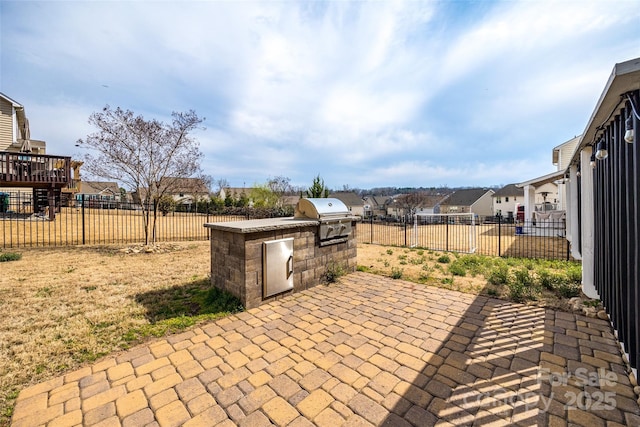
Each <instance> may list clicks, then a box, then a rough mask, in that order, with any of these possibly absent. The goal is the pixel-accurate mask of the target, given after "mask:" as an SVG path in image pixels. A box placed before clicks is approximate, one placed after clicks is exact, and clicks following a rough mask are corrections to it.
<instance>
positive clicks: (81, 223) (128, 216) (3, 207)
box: [0, 192, 292, 248]
mask: <svg viewBox="0 0 640 427" xmlns="http://www.w3.org/2000/svg"><path fill="white" fill-rule="evenodd" d="M58 202H59V203H58ZM58 202H57V203H56V207H55V210H56V215H55V219H53V220H51V219H50V216H49V215H48V214H47V212H46V210H38V211H37V212H35V211H36V209H34V208H33V206H34V203H33V198H32V197H31V195H30V194H28V193H14V194H12V193H2V192H0V227H1V229H0V247H4V248H12V247H33V246H69V245H83V244H86V245H93V244H133V243H144V242H145V212H144V210H143V209H142V206H140V205H139V204H135V203H124V202H119V201H116V200H108V199H90V198H86V199H85V198H83V197H80V198H78V199H71V200H64V198H62V199H61V200H59V201H58ZM46 208H47V209H49V208H50V207H49V206H47V207H46ZM148 208H149V209H151V213H150V217H149V221H153V212H152V211H153V206H149V207H148ZM291 214H292V212H289V211H288V210H286V209H252V208H225V207H219V206H216V205H214V204H212V203H207V202H199V203H197V204H193V205H180V206H178V207H177V208H176V209H174V210H172V211H169V212H162V211H161V210H158V211H157V217H156V227H155V232H154V233H155V234H154V238H153V239H150V240H155V241H156V242H166V241H190V240H207V239H208V238H209V234H208V230H207V229H206V228H205V227H204V224H205V223H210V222H228V221H240V220H248V219H257V218H272V217H281V216H289V215H291ZM149 230H150V231H151V230H152V229H151V227H150V228H149Z"/></svg>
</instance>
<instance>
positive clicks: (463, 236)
mask: <svg viewBox="0 0 640 427" xmlns="http://www.w3.org/2000/svg"><path fill="white" fill-rule="evenodd" d="M33 207H34V203H33V200H32V197H31V195H30V194H29V193H24V192H23V193H14V194H8V193H0V225H1V226H2V229H1V230H0V247H5V248H11V247H27V246H68V245H84V244H87V245H93V244H132V243H144V242H145V218H144V210H143V209H142V207H141V206H140V205H139V204H134V203H123V202H119V201H116V200H110V199H98V198H84V197H82V196H80V197H79V198H78V199H71V200H65V199H64V197H63V198H61V200H60V201H59V205H58V206H57V207H56V208H55V209H56V215H55V217H54V218H55V219H53V220H50V216H49V215H48V214H47V212H45V211H40V212H34V209H33ZM148 208H149V209H150V210H151V211H153V206H149V207H148ZM292 213H293V212H292V211H291V209H255V208H225V207H220V206H216V205H214V204H212V203H209V202H206V201H205V202H199V203H197V204H193V205H180V206H178V207H177V208H176V209H174V210H172V211H170V212H162V211H161V210H158V211H157V219H156V227H155V231H154V230H152V229H151V227H150V228H149V230H150V231H152V232H153V233H155V234H154V236H152V237H153V238H151V239H150V240H155V241H156V242H163V241H164V242H166V241H186V240H207V239H208V237H209V233H208V230H207V229H206V228H205V227H204V226H203V225H204V224H205V223H210V222H227V221H239V220H247V219H257V218H273V217H284V216H291V215H292ZM151 216H152V214H151ZM149 220H150V221H152V220H153V218H152V217H151V218H150V219H149ZM356 230H357V234H358V235H357V238H358V243H373V244H381V245H393V246H406V247H410V246H415V247H422V248H426V249H432V250H439V251H449V252H469V253H478V254H483V255H491V256H511V257H523V258H547V259H569V244H568V242H567V240H566V239H565V238H564V233H565V224H564V221H551V220H546V221H538V222H537V223H535V222H524V223H507V222H503V220H502V219H501V218H496V217H492V218H484V219H482V220H481V221H480V220H478V221H476V220H475V219H473V220H472V219H471V217H470V216H466V217H460V216H458V217H455V216H454V217H447V216H446V215H443V216H439V217H430V218H428V220H424V219H423V220H421V221H419V223H415V222H414V223H394V222H383V221H374V220H372V219H368V220H364V221H361V222H359V223H358V225H357V227H356Z"/></svg>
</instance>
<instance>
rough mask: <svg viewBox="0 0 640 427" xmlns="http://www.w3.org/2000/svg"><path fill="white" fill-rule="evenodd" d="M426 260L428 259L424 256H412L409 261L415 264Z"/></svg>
mask: <svg viewBox="0 0 640 427" xmlns="http://www.w3.org/2000/svg"><path fill="white" fill-rule="evenodd" d="M425 261H426V258H425V257H424V256H420V257H418V258H411V259H410V260H409V262H410V263H411V264H413V265H419V264H424V262H425Z"/></svg>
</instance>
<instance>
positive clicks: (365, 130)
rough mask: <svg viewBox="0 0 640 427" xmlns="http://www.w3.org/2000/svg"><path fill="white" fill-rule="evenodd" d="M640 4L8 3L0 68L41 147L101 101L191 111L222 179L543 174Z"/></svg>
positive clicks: (632, 28)
mask: <svg viewBox="0 0 640 427" xmlns="http://www.w3.org/2000/svg"><path fill="white" fill-rule="evenodd" d="M459 15H461V16H459ZM639 18H640V10H639V9H638V8H637V6H636V5H635V3H634V2H630V1H629V2H626V1H615V2H605V1H584V2H574V1H562V2H553V1H542V0H540V1H535V2H531V1H509V2H492V3H479V4H477V3H464V2H455V3H450V2H414V1H407V2H402V1H398V2H371V3H362V2H340V1H335V2H334V1H331V2H241V3H237V2H199V1H191V2H172V1H164V2H152V3H150V2H143V1H139V2H136V1H133V2H84V3H83V2H72V3H67V2H26V3H24V2H22V3H12V2H5V3H4V4H3V16H2V34H1V35H2V39H3V49H2V51H1V52H0V55H1V58H2V63H1V66H2V70H1V71H2V76H3V78H2V81H1V82H0V83H1V84H2V89H1V90H2V91H3V92H4V93H6V94H7V95H9V96H12V97H13V98H15V99H17V100H18V101H20V102H22V103H24V104H25V106H26V108H27V114H29V117H30V119H31V123H32V128H33V129H34V137H35V136H36V135H35V134H37V137H39V138H41V139H45V140H47V141H48V142H49V143H50V149H49V151H50V152H53V151H54V150H67V144H73V143H74V142H75V140H76V139H78V138H79V137H83V136H85V135H86V134H87V133H88V132H90V131H91V129H89V128H88V125H87V124H86V121H87V118H88V116H89V114H91V112H93V111H95V110H97V109H99V108H101V107H102V106H104V105H105V104H110V105H112V106H121V107H123V108H128V109H132V110H134V111H135V112H136V113H140V114H143V115H144V116H145V117H147V118H150V117H157V118H159V119H161V120H168V119H169V117H170V116H169V115H170V112H171V111H174V110H186V109H190V108H193V109H195V110H196V111H197V112H198V113H199V114H200V115H202V116H206V117H207V121H206V122H205V125H206V126H207V128H208V129H207V131H205V132H202V133H199V134H198V138H199V139H200V141H201V145H202V149H203V151H204V152H205V155H206V161H205V164H204V167H205V169H209V170H210V173H211V174H212V175H214V176H216V177H219V178H229V179H233V180H234V182H232V183H233V184H234V185H239V184H241V183H242V182H250V181H252V180H253V179H254V178H255V179H266V178H267V177H268V176H275V175H285V176H290V177H291V178H292V181H294V182H301V183H305V182H306V181H307V180H309V181H310V179H311V178H312V177H313V175H315V174H316V173H319V172H320V173H322V174H323V177H324V178H325V180H326V181H327V182H328V183H329V182H334V181H337V182H336V184H337V185H342V184H350V185H352V186H356V185H360V186H364V185H367V184H368V185H370V186H384V185H386V184H389V185H391V184H395V185H412V184H415V185H428V184H429V183H430V182H435V183H441V182H442V181H443V180H444V179H446V180H447V182H446V183H448V184H449V185H473V184H475V183H485V184H494V183H499V182H508V181H516V180H518V179H520V178H516V177H515V176H514V174H516V173H522V175H525V176H523V178H522V179H528V178H530V177H531V175H533V176H536V175H540V174H541V173H536V172H534V171H536V170H541V169H544V170H543V171H541V172H542V173H544V172H548V171H549V170H548V168H549V167H551V164H550V154H549V153H550V149H551V147H553V146H555V145H558V144H559V143H561V142H563V140H564V139H565V138H568V137H570V136H573V135H575V134H576V133H580V132H581V131H582V129H583V128H584V125H585V124H586V120H588V115H589V114H590V113H591V110H592V109H593V106H594V103H595V102H596V100H597V98H598V96H599V95H600V92H601V90H602V88H603V87H604V84H605V82H606V79H607V78H608V75H609V73H610V70H611V67H612V66H613V63H615V62H620V61H624V60H627V59H630V58H631V57H633V56H638V48H637V40H639V39H640V29H639V27H638V26H637V21H638V19H639ZM102 85H106V86H108V87H106V88H105V87H103V86H102ZM523 159H535V160H533V161H529V160H523ZM493 164H495V165H496V166H491V165H493ZM416 177H420V178H419V179H418V180H416ZM358 183H360V184H358Z"/></svg>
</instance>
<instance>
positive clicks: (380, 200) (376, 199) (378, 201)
mask: <svg viewBox="0 0 640 427" xmlns="http://www.w3.org/2000/svg"><path fill="white" fill-rule="evenodd" d="M388 199H389V197H387V196H366V197H365V198H364V200H365V202H367V203H369V205H370V207H371V208H374V209H375V208H377V207H379V206H384V205H385V203H386V202H387V200H388Z"/></svg>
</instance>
